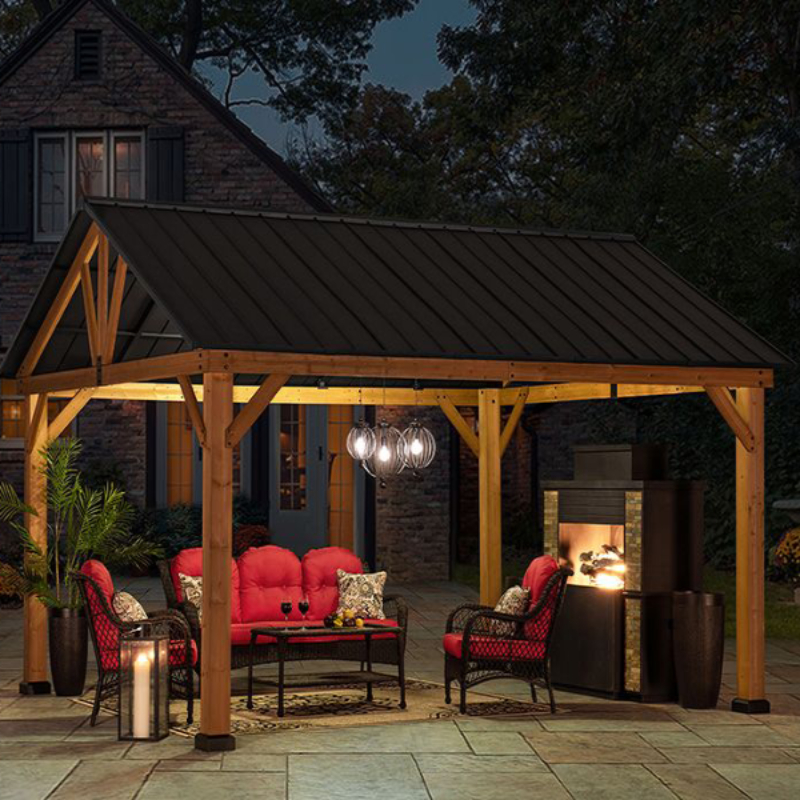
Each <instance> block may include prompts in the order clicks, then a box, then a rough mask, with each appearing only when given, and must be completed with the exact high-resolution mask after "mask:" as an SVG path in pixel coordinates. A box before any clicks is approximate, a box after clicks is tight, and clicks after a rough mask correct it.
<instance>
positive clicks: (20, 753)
mask: <svg viewBox="0 0 800 800" xmlns="http://www.w3.org/2000/svg"><path fill="white" fill-rule="evenodd" d="M130 746H131V744H130V742H117V741H115V740H111V739H106V740H105V741H101V742H75V743H71V744H70V745H69V746H65V743H64V742H45V743H41V744H40V743H36V742H6V741H3V742H0V761H9V760H15V759H17V760H21V761H37V760H39V759H42V760H44V761H53V760H66V761H74V760H75V759H80V760H81V761H89V760H91V761H94V760H97V759H100V760H103V761H113V760H115V759H120V758H122V757H123V756H124V755H125V753H126V752H127V751H128V750H129V749H130Z"/></svg>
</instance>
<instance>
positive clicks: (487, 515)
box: [478, 389, 503, 606]
mask: <svg viewBox="0 0 800 800" xmlns="http://www.w3.org/2000/svg"><path fill="white" fill-rule="evenodd" d="M478 442H479V454H478V473H479V502H480V573H481V576H480V579H481V604H483V605H491V606H493V605H494V604H495V603H496V602H497V600H498V598H499V597H500V594H501V590H502V584H503V535H502V507H501V495H500V491H501V487H500V459H501V453H500V393H499V390H498V389H482V390H480V391H479V392H478Z"/></svg>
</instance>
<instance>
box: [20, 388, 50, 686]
mask: <svg viewBox="0 0 800 800" xmlns="http://www.w3.org/2000/svg"><path fill="white" fill-rule="evenodd" d="M37 410H38V413H37ZM25 420H26V423H27V432H26V440H25V502H26V503H27V504H28V505H29V506H31V508H34V509H35V510H36V512H37V514H38V516H34V515H33V514H26V515H25V525H26V527H27V529H28V532H29V533H30V535H31V538H32V539H33V541H34V542H36V544H38V545H39V547H41V548H42V550H44V551H45V552H46V551H47V477H46V475H45V474H44V473H43V471H42V468H43V466H44V458H43V456H42V448H44V447H45V445H46V444H47V395H46V394H41V395H35V394H33V395H26V397H25ZM24 626H25V640H24V645H23V647H24V649H23V667H22V683H21V684H20V685H19V691H20V693H21V694H49V693H50V683H49V682H48V680H47V677H48V675H47V609H46V608H45V607H44V606H43V605H42V603H41V602H40V601H39V600H38V599H37V598H35V597H32V596H28V597H26V598H25V612H24Z"/></svg>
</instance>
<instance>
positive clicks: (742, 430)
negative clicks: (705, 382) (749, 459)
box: [706, 386, 756, 453]
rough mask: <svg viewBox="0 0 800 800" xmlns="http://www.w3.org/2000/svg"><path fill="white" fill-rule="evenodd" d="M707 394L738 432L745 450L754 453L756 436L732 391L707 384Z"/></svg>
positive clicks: (726, 420) (736, 432)
mask: <svg viewBox="0 0 800 800" xmlns="http://www.w3.org/2000/svg"><path fill="white" fill-rule="evenodd" d="M706 394H708V397H709V399H710V400H711V402H712V403H713V404H714V405H715V406H716V407H717V411H719V413H720V414H721V415H722V418H723V419H724V420H725V422H727V423H728V425H729V427H730V429H731V430H732V431H733V432H734V433H735V434H736V438H737V439H738V440H739V441H740V442H741V443H742V445H743V447H744V448H745V450H747V452H748V453H752V452H753V450H754V449H755V446H756V440H755V436H754V435H753V431H752V430H750V426H749V425H748V424H747V422H746V420H745V419H744V417H743V416H742V415H741V413H740V412H739V409H738V408H737V407H736V401H735V400H734V399H733V396H732V395H731V393H730V391H729V390H728V389H726V388H725V387H724V386H706Z"/></svg>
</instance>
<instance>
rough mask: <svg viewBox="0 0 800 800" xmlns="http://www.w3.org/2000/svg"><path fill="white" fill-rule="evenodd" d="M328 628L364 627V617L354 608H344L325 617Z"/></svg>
mask: <svg viewBox="0 0 800 800" xmlns="http://www.w3.org/2000/svg"><path fill="white" fill-rule="evenodd" d="M325 627H326V628H363V627H364V617H362V616H360V615H358V614H356V612H355V611H353V609H352V608H344V609H342V610H341V611H340V612H338V613H336V614H331V615H330V616H328V617H325Z"/></svg>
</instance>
